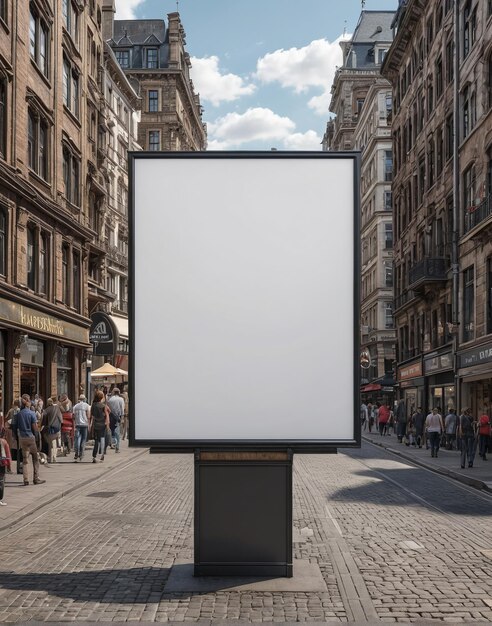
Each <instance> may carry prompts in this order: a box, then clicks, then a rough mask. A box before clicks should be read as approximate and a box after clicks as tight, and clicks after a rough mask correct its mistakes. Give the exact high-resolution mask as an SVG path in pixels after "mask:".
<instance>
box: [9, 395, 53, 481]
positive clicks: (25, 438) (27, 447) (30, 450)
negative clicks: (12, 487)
mask: <svg viewBox="0 0 492 626" xmlns="http://www.w3.org/2000/svg"><path fill="white" fill-rule="evenodd" d="M21 402H22V407H23V408H22V409H21V410H20V411H19V413H18V414H17V416H16V422H15V425H16V430H17V433H18V436H19V444H20V449H21V450H22V473H23V475H24V485H29V472H28V463H29V457H31V458H32V464H33V481H32V482H33V484H34V485H40V484H41V483H45V482H46V481H45V480H41V478H39V457H38V449H37V447H36V439H35V436H34V433H36V432H37V431H38V421H37V419H36V414H35V413H34V411H31V409H30V408H29V407H30V406H31V398H30V396H29V394H27V393H25V394H24V395H23V396H22V398H21Z"/></svg>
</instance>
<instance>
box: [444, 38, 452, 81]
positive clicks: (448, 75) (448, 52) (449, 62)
mask: <svg viewBox="0 0 492 626" xmlns="http://www.w3.org/2000/svg"><path fill="white" fill-rule="evenodd" d="M453 80H454V41H448V43H447V44H446V83H447V84H448V85H449V84H450V83H452V82H453Z"/></svg>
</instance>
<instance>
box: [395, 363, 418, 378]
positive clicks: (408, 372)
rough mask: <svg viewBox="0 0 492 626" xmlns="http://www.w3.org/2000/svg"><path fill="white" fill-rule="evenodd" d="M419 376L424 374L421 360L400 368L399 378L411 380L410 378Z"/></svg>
mask: <svg viewBox="0 0 492 626" xmlns="http://www.w3.org/2000/svg"><path fill="white" fill-rule="evenodd" d="M419 376H422V362H421V361H418V363H412V364H411V365H406V366H405V367H399V368H398V380H409V379H410V378H418V377H419Z"/></svg>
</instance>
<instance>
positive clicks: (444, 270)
mask: <svg viewBox="0 0 492 626" xmlns="http://www.w3.org/2000/svg"><path fill="white" fill-rule="evenodd" d="M448 266H449V262H448V260H447V259H443V258H439V259H422V261H419V262H418V263H416V264H415V265H414V266H413V267H412V268H410V271H409V272H408V284H409V287H410V288H411V289H413V290H415V289H420V288H422V287H424V286H425V285H427V284H430V283H440V282H445V281H446V280H447V278H448Z"/></svg>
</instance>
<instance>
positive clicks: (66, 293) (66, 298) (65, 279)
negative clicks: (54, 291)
mask: <svg viewBox="0 0 492 626" xmlns="http://www.w3.org/2000/svg"><path fill="white" fill-rule="evenodd" d="M68 255H69V249H68V246H66V245H64V246H63V247H62V302H64V303H65V304H70V275H69V273H68Z"/></svg>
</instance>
